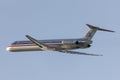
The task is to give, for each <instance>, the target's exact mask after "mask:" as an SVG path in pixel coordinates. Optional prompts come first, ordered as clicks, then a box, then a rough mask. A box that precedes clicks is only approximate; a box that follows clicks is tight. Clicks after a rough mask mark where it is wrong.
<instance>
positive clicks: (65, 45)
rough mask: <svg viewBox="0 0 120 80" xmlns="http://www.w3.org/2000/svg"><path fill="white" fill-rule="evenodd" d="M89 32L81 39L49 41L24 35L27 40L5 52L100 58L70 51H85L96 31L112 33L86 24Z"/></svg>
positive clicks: (16, 42)
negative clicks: (66, 54) (61, 54)
mask: <svg viewBox="0 0 120 80" xmlns="http://www.w3.org/2000/svg"><path fill="white" fill-rule="evenodd" d="M86 25H87V26H88V27H89V29H90V30H89V31H88V32H87V33H86V34H85V36H84V37H83V38H77V39H51V40H37V39H35V38H33V37H31V36H30V35H26V38H28V39H29V40H25V41H15V42H13V43H12V44H11V45H9V46H8V47H7V48H6V50H7V51H9V52H22V51H58V52H62V53H68V54H78V55H90V56H102V55H101V54H91V53H84V52H77V51H71V50H74V49H85V48H89V47H91V44H92V42H93V41H92V38H93V36H94V34H95V33H96V31H106V32H114V31H112V30H108V29H103V28H100V27H96V26H93V25H90V24H86Z"/></svg>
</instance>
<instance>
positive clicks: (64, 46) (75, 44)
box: [7, 38, 92, 52]
mask: <svg viewBox="0 0 120 80" xmlns="http://www.w3.org/2000/svg"><path fill="white" fill-rule="evenodd" d="M38 41H40V42H41V43H43V44H45V45H46V46H49V47H51V48H53V49H54V48H55V49H56V50H58V51H59V50H71V49H79V48H81V49H82V48H88V47H90V44H91V43H92V41H89V40H87V39H84V38H83V39H54V40H53V39H52V40H38ZM7 50H8V51H11V52H19V51H42V50H41V48H40V47H39V46H37V45H36V44H34V43H33V42H31V41H15V42H14V43H12V44H11V45H9V46H8V47H7Z"/></svg>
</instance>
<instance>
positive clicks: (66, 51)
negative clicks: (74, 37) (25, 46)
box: [59, 50, 103, 56]
mask: <svg viewBox="0 0 120 80" xmlns="http://www.w3.org/2000/svg"><path fill="white" fill-rule="evenodd" d="M59 52H63V53H68V54H78V55H90V56H103V55H100V54H89V53H83V52H76V51H68V50H64V51H59Z"/></svg>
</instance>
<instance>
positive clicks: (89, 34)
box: [84, 24, 114, 40]
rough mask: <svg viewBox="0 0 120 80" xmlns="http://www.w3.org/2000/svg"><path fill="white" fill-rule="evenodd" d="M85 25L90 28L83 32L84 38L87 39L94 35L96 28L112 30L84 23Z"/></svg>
mask: <svg viewBox="0 0 120 80" xmlns="http://www.w3.org/2000/svg"><path fill="white" fill-rule="evenodd" d="M86 25H87V26H88V27H89V28H90V30H89V31H88V32H87V33H86V34H85V36H84V38H86V39H88V40H91V39H92V37H93V36H94V34H95V33H96V31H97V30H100V31H106V32H114V31H112V30H107V29H102V28H99V27H95V26H92V25H89V24H86Z"/></svg>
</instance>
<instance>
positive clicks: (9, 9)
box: [0, 0, 120, 80]
mask: <svg viewBox="0 0 120 80" xmlns="http://www.w3.org/2000/svg"><path fill="white" fill-rule="evenodd" d="M87 23H89V24H92V25H96V26H100V27H102V28H106V29H111V30H114V31H116V33H105V32H97V34H96V35H95V36H94V38H93V41H94V43H93V45H92V47H91V48H89V49H85V50H81V49H79V50H76V51H81V52H88V53H95V54H103V55H104V56H103V57H91V56H79V55H68V54H63V53H59V52H49V51H48V52H21V53H10V52H7V51H6V47H7V46H8V45H9V44H10V43H12V42H13V41H16V40H27V39H26V38H25V35H26V34H29V35H31V36H34V37H35V38H36V39H58V38H79V37H82V36H83V34H84V33H86V31H87V30H88V29H87V27H86V25H85V24H87ZM0 27H1V29H0V34H1V36H0V50H1V51H0V80H119V79H120V1H119V0H0Z"/></svg>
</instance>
